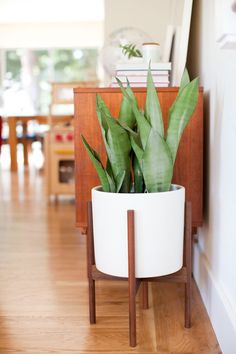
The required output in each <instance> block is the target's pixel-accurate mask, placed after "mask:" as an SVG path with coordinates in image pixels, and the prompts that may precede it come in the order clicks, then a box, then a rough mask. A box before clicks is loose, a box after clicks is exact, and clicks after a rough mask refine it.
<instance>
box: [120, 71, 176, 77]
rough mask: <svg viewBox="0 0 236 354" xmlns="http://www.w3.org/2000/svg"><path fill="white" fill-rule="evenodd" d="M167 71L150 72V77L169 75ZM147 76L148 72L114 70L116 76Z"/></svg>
mask: <svg viewBox="0 0 236 354" xmlns="http://www.w3.org/2000/svg"><path fill="white" fill-rule="evenodd" d="M169 72H170V71H169V70H151V73H152V75H160V76H162V75H169ZM147 74H148V70H116V76H118V75H120V76H128V75H132V76H136V75H137V76H140V75H146V76H147Z"/></svg>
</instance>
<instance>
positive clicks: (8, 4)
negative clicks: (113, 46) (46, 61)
mask: <svg viewBox="0 0 236 354" xmlns="http://www.w3.org/2000/svg"><path fill="white" fill-rule="evenodd" d="M103 22H104V1H103V0H86V1H84V0H66V1H65V0H41V1H38V0H17V1H16V0H0V48H63V47H64V48H72V47H101V46H102V45H103V41H104V28H103Z"/></svg>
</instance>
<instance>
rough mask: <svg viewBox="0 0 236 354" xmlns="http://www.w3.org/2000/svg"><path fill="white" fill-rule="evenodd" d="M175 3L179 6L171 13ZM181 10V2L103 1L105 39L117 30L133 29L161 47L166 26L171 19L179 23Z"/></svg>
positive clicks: (158, 0) (159, 0) (152, 0)
mask: <svg viewBox="0 0 236 354" xmlns="http://www.w3.org/2000/svg"><path fill="white" fill-rule="evenodd" d="M176 1H177V2H179V5H178V6H177V11H175V13H173V12H174V11H173V10H174V8H175V5H176ZM181 9H182V0H165V1H163V0H119V1H118V0H105V24H104V27H105V38H107V37H108V36H109V34H111V33H112V32H113V31H115V30H117V29H120V28H123V27H135V28H138V29H141V30H142V31H144V32H146V33H147V34H148V35H149V36H150V37H151V40H153V41H155V42H159V43H160V44H161V45H163V43H164V40H165V34H166V26H167V24H170V23H173V21H174V20H173V19H172V18H174V19H175V21H176V22H177V23H178V22H181V13H182V11H181ZM178 10H180V11H178ZM173 15H174V16H173Z"/></svg>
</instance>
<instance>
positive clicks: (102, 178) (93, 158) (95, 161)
mask: <svg viewBox="0 0 236 354" xmlns="http://www.w3.org/2000/svg"><path fill="white" fill-rule="evenodd" d="M81 137H82V141H83V144H84V146H85V149H86V150H87V153H88V155H89V157H90V159H91V161H92V163H93V165H94V167H95V169H96V171H97V174H98V177H99V179H100V182H101V185H102V189H103V191H104V192H110V185H109V181H108V179H107V175H106V171H105V170H104V168H103V165H102V163H101V160H100V157H99V155H98V154H97V153H96V151H95V150H93V149H92V148H91V146H90V145H89V144H88V143H87V141H86V139H85V138H84V136H83V135H81Z"/></svg>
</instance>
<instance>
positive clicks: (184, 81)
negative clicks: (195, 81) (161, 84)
mask: <svg viewBox="0 0 236 354" xmlns="http://www.w3.org/2000/svg"><path fill="white" fill-rule="evenodd" d="M189 83H190V78H189V74H188V70H187V69H186V68H185V69H184V72H183V75H182V78H181V82H180V89H179V91H182V89H183V88H184V87H185V86H186V85H187V84H189Z"/></svg>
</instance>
